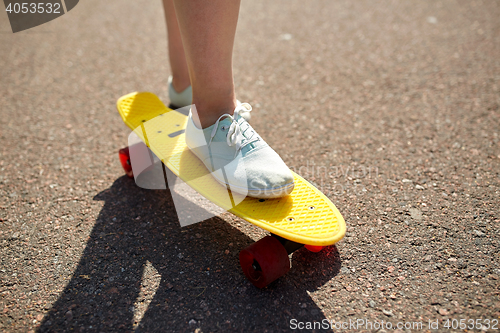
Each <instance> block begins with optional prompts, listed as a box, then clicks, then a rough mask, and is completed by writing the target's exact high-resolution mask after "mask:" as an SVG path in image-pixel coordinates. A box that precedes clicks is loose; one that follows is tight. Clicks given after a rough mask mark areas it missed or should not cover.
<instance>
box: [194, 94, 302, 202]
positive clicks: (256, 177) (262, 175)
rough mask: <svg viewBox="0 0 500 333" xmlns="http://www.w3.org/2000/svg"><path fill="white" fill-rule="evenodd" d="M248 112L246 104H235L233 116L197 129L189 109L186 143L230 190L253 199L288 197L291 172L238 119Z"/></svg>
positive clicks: (291, 182)
mask: <svg viewBox="0 0 500 333" xmlns="http://www.w3.org/2000/svg"><path fill="white" fill-rule="evenodd" d="M250 111H252V107H251V106H250V104H248V103H238V106H237V107H236V109H235V110H234V115H232V116H231V115H229V114H224V115H222V116H220V117H219V119H218V120H217V121H216V122H215V124H214V125H212V126H210V127H207V128H205V129H200V128H198V127H197V126H196V125H195V124H194V122H193V118H192V116H193V115H192V112H193V107H191V111H190V112H189V119H188V123H187V126H186V144H187V146H188V147H189V149H190V150H191V151H192V152H193V153H194V154H195V155H196V156H198V158H199V159H200V160H201V161H202V162H203V163H204V164H205V166H206V167H207V168H208V169H209V170H210V171H211V172H212V175H213V176H214V177H215V178H216V179H217V181H219V182H220V183H221V184H224V185H226V186H229V188H230V189H231V191H233V192H236V193H240V194H243V195H248V196H251V197H256V198H277V197H282V196H285V195H288V194H290V193H291V192H292V190H293V187H294V181H293V175H292V172H291V171H290V169H289V168H288V167H287V166H286V164H285V163H284V162H283V160H282V159H281V157H280V156H279V155H278V154H277V153H276V152H275V151H274V150H273V149H272V148H271V147H270V146H269V145H268V144H267V143H266V142H265V141H264V140H263V139H262V138H261V137H260V136H259V135H258V134H257V132H255V130H254V129H253V128H252V126H250V124H249V123H248V122H247V121H246V120H245V119H244V118H243V117H242V116H241V113H242V112H244V113H249V112H250Z"/></svg>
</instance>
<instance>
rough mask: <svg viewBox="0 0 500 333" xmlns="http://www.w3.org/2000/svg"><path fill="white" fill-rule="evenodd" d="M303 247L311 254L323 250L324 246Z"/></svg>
mask: <svg viewBox="0 0 500 333" xmlns="http://www.w3.org/2000/svg"><path fill="white" fill-rule="evenodd" d="M304 247H305V248H306V249H308V250H309V251H311V252H319V251H321V250H323V249H324V248H325V247H324V246H318V245H304Z"/></svg>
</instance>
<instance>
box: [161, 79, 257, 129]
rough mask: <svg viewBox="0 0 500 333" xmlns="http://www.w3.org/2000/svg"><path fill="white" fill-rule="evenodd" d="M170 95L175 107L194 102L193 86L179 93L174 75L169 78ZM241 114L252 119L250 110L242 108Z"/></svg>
mask: <svg viewBox="0 0 500 333" xmlns="http://www.w3.org/2000/svg"><path fill="white" fill-rule="evenodd" d="M168 97H169V98H170V107H171V108H173V109H179V108H183V107H185V106H188V105H191V104H193V90H192V88H191V86H189V87H187V88H186V89H184V91H182V92H180V93H178V92H177V91H176V90H175V88H174V86H173V85H172V76H169V78H168ZM236 102H237V104H241V102H240V101H236ZM240 116H241V117H243V118H244V119H245V120H246V121H250V118H251V116H250V112H246V111H245V110H242V111H241V112H240Z"/></svg>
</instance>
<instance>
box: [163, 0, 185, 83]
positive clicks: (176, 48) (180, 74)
mask: <svg viewBox="0 0 500 333" xmlns="http://www.w3.org/2000/svg"><path fill="white" fill-rule="evenodd" d="M163 9H164V10H165V19H166V21H167V34H168V55H169V58H170V68H171V70H172V85H173V86H174V89H175V90H176V91H177V92H182V91H184V89H186V88H187V87H189V85H190V84H191V81H190V80H189V72H188V66H187V62H186V55H185V54H184V47H183V46H182V38H181V32H180V30H179V24H178V23H177V15H176V14H175V8H174V2H173V0H163Z"/></svg>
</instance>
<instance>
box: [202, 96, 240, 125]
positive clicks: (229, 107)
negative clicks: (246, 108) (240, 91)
mask: <svg viewBox="0 0 500 333" xmlns="http://www.w3.org/2000/svg"><path fill="white" fill-rule="evenodd" d="M193 104H194V105H195V110H196V112H192V114H193V121H194V123H195V125H196V126H197V127H198V128H203V129H204V128H207V127H210V126H212V125H213V124H215V122H216V121H217V119H219V117H220V116H222V115H223V114H230V115H233V113H234V109H235V108H236V100H233V101H230V102H229V103H224V104H223V105H220V106H205V105H203V104H201V103H196V102H195V101H193Z"/></svg>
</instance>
